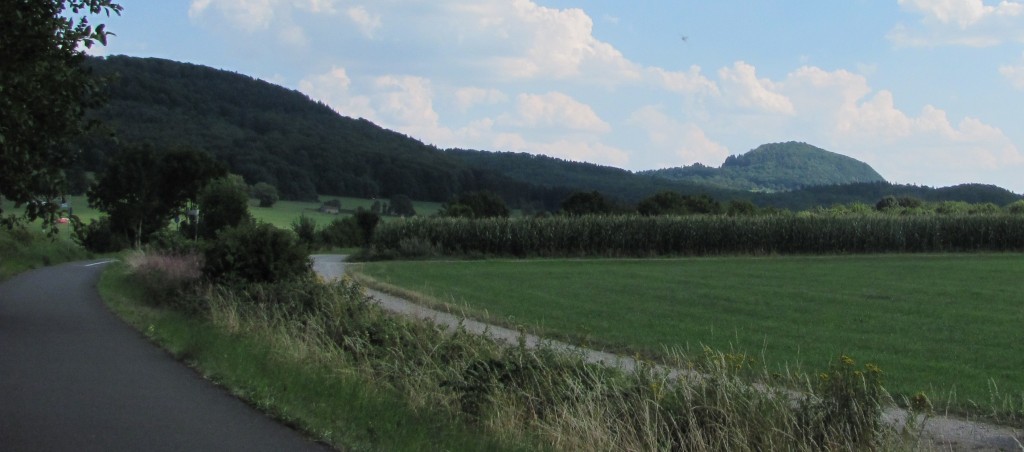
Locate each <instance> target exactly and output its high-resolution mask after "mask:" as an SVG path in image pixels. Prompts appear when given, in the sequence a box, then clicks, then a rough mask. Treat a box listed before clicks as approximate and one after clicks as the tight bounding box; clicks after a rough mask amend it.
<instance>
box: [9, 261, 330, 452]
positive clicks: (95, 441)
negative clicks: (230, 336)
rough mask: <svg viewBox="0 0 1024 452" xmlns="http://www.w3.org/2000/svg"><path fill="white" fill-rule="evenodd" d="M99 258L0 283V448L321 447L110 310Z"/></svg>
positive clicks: (206, 448)
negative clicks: (100, 288) (100, 287)
mask: <svg viewBox="0 0 1024 452" xmlns="http://www.w3.org/2000/svg"><path fill="white" fill-rule="evenodd" d="M102 268H103V263H102V261H97V262H78V263H72V264H65V265H61V266H57V267H48V268H43V269H39V270H35V271H31V272H27V273H24V274H21V275H19V276H16V277H14V278H12V279H10V280H8V281H6V282H4V283H2V284H0V450H4V451H66V450H74V451H90V450H95V451H113V450H118V451H122V450H124V451H127V450H145V451H162V450H167V451H172V450H174V451H186V450H187V451H231V450H238V451H260V450H265V451H285V450H287V451H299V450H328V449H327V448H325V447H324V446H322V445H320V444H317V443H314V442H312V441H310V440H307V439H305V438H304V437H303V436H302V435H301V434H299V433H298V432H296V431H294V430H292V429H290V428H288V427H285V426H283V425H281V424H278V423H277V422H275V421H273V420H271V419H269V418H267V417H266V416H264V415H263V414H261V413H259V412H257V411H256V410H254V409H252V408H251V407H249V406H248V405H246V404H245V403H243V402H242V401H240V400H238V399H236V398H235V397H233V396H231V395H230V394H228V393H227V392H225V391H224V390H222V389H220V388H218V387H216V386H215V385H213V384H212V383H210V382H208V381H207V380H204V379H203V378H202V377H200V376H199V375H198V374H196V373H195V372H194V371H192V370H191V369H189V368H187V367H185V366H183V365H182V364H180V363H178V362H177V361H175V360H174V359H173V358H172V357H171V356H170V355H168V354H167V353H166V352H164V351H163V350H161V349H159V348H157V347H156V346H154V345H152V344H150V343H149V342H147V340H146V339H145V338H144V337H143V336H142V335H141V334H139V333H138V332H137V331H135V330H134V329H132V328H131V327H130V326H128V325H127V324H125V323H123V322H122V321H121V320H119V319H118V318H116V317H115V316H114V315H113V314H111V313H110V312H109V311H108V310H107V309H106V307H105V306H104V305H103V303H102V302H101V300H100V298H99V295H98V293H97V291H96V289H95V286H96V281H97V280H98V278H99V274H100V272H101V271H102Z"/></svg>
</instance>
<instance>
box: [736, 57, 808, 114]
mask: <svg viewBox="0 0 1024 452" xmlns="http://www.w3.org/2000/svg"><path fill="white" fill-rule="evenodd" d="M718 77H719V79H720V80H721V85H722V91H723V93H724V95H725V96H726V98H727V99H729V100H730V101H731V102H733V103H734V104H736V105H738V106H740V107H744V108H749V109H753V110H762V111H766V112H770V113H782V114H787V115H789V114H793V113H795V110H794V108H793V102H792V101H790V100H789V99H788V98H787V97H786V96H784V95H782V94H779V93H778V92H777V91H776V85H775V83H773V82H772V81H771V80H768V79H759V78H757V69H755V68H754V66H751V65H749V64H747V63H745V62H743V61H737V62H736V63H734V64H733V66H732V67H731V68H722V69H719V70H718Z"/></svg>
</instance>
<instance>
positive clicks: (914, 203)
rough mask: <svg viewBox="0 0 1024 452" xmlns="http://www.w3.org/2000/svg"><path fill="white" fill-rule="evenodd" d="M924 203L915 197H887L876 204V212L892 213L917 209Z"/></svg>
mask: <svg viewBox="0 0 1024 452" xmlns="http://www.w3.org/2000/svg"><path fill="white" fill-rule="evenodd" d="M922 204H923V203H922V202H921V200H920V199H917V198H915V197H913V196H899V197H896V196H886V197H884V198H882V199H881V200H879V201H878V202H877V203H876V204H875V210H878V211H883V212H884V211H890V210H893V209H917V208H920V207H921V205H922Z"/></svg>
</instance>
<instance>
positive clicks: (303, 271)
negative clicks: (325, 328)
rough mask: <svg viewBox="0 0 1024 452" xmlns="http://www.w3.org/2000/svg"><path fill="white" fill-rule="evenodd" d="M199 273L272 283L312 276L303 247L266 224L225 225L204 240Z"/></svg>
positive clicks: (212, 277) (208, 275) (286, 233)
mask: <svg viewBox="0 0 1024 452" xmlns="http://www.w3.org/2000/svg"><path fill="white" fill-rule="evenodd" d="M204 257H205V264H204V266H203V274H204V275H205V276H206V277H208V278H210V279H211V280H214V281H225V282H250V283H261V282H276V281H287V280H293V279H303V278H309V277H311V276H312V262H311V261H310V259H309V253H308V251H307V250H306V247H305V246H303V245H302V244H300V243H298V242H297V241H296V239H295V236H294V235H293V234H292V233H290V232H289V231H284V230H281V229H277V228H275V227H274V226H272V225H270V224H267V223H255V224H253V223H248V224H243V225H241V226H239V227H234V228H228V229H225V230H224V231H221V233H220V234H219V235H218V236H217V240H215V241H210V242H207V245H206V249H205V250H204Z"/></svg>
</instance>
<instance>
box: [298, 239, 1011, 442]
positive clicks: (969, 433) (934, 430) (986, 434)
mask: <svg viewBox="0 0 1024 452" xmlns="http://www.w3.org/2000/svg"><path fill="white" fill-rule="evenodd" d="M313 270H314V271H316V272H317V274H319V275H320V276H321V277H322V278H324V279H325V280H332V279H336V278H340V277H341V276H342V275H343V274H344V273H345V256H342V255H327V254H322V255H314V256H313ZM367 293H368V295H370V297H371V298H372V299H373V300H374V301H376V302H377V303H378V304H379V305H381V306H382V307H384V308H385V309H387V310H389V311H392V312H395V313H397V314H401V315H405V316H409V317H414V318H419V319H425V320H430V321H432V322H435V323H437V324H439V325H443V326H445V327H447V328H448V329H449V330H455V329H456V328H458V327H460V326H462V327H463V328H465V329H466V330H467V331H471V332H474V333H477V334H484V335H487V336H490V337H492V338H495V339H498V340H501V341H505V342H508V343H510V344H516V343H518V341H519V340H520V337H521V336H523V333H521V332H519V331H515V330H511V329H508V328H503V327H500V326H496V325H489V324H486V323H483V322H478V321H476V320H472V319H467V318H464V317H460V316H455V315H452V314H449V313H446V312H441V311H435V310H433V309H429V308H425V307H423V306H420V305H418V304H415V303H412V302H410V301H407V300H404V299H401V298H398V297H395V296H392V295H389V294H386V293H383V292H380V291H376V290H372V289H367ZM525 340H526V345H527V346H529V347H537V346H538V345H540V344H546V345H549V346H551V347H552V348H555V349H559V350H564V351H568V352H572V353H578V354H580V356H582V357H583V358H584V359H585V360H587V361H588V362H593V363H603V364H607V365H611V366H617V367H620V368H622V369H625V370H627V371H628V370H632V369H635V368H636V365H637V363H636V361H635V360H634V359H633V358H630V357H628V356H620V355H615V354H611V353H607V352H603V351H600V350H591V349H587V348H582V347H577V346H574V345H571V344H567V343H564V342H559V341H553V340H549V339H544V338H541V337H539V336H535V335H532V334H526V335H525ZM680 372H681V371H673V373H676V374H678V373H680ZM883 418H884V420H885V421H886V422H887V423H890V424H893V425H895V426H897V427H901V426H902V425H903V423H904V422H905V421H906V419H907V412H906V411H903V410H901V409H898V408H890V409H888V410H886V412H885V413H884V414H883ZM923 435H924V437H925V438H927V439H929V440H930V442H931V443H932V444H934V446H935V449H936V450H951V451H990V450H991V451H1024V445H1022V443H1024V432H1022V431H1021V430H1020V429H1015V428H1011V427H1004V426H998V425H990V424H985V423H979V422H972V421H967V420H962V419H956V418H952V417H946V416H935V417H932V418H930V419H928V421H927V422H926V423H925V426H924V432H923Z"/></svg>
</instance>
